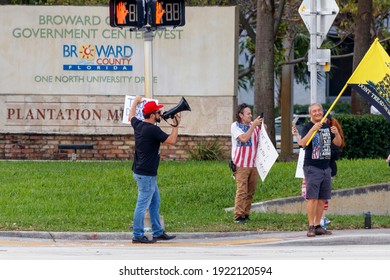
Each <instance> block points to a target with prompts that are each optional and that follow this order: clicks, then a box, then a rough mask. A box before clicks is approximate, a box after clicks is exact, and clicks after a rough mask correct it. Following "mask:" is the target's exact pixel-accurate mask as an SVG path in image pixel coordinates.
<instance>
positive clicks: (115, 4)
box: [109, 0, 146, 28]
mask: <svg viewBox="0 0 390 280" xmlns="http://www.w3.org/2000/svg"><path fill="white" fill-rule="evenodd" d="M109 7H110V25H111V26H112V27H137V28H141V27H143V26H145V25H146V7H145V0H110V2H109Z"/></svg>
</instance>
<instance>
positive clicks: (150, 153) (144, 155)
mask: <svg viewBox="0 0 390 280" xmlns="http://www.w3.org/2000/svg"><path fill="white" fill-rule="evenodd" d="M131 125H132V126H133V128H134V137H135V154H134V163H133V167H132V169H133V171H134V173H136V174H138V175H145V176H156V175H157V169H158V165H159V163H160V143H163V142H164V141H165V140H167V138H168V136H169V135H168V134H166V133H165V132H164V131H162V130H161V128H159V127H158V126H157V125H154V124H150V123H147V122H143V121H140V120H139V119H137V118H135V117H134V118H132V119H131Z"/></svg>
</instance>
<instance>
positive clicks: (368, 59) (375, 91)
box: [347, 38, 390, 122]
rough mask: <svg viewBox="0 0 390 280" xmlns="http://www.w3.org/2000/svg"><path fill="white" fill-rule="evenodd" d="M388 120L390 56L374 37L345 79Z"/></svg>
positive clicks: (389, 106)
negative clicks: (357, 63)
mask: <svg viewBox="0 0 390 280" xmlns="http://www.w3.org/2000/svg"><path fill="white" fill-rule="evenodd" d="M347 84H348V85H349V86H351V87H352V88H353V89H354V90H355V91H356V92H358V93H360V94H361V95H362V96H363V97H364V98H365V99H366V100H367V101H368V102H369V103H370V104H372V105H373V106H374V107H375V108H376V109H377V110H378V111H379V112H380V113H381V114H382V115H384V116H385V118H386V119H387V121H388V122H390V57H389V55H388V53H387V52H386V50H385V49H384V48H383V47H382V45H381V44H380V43H379V41H378V38H377V39H375V41H374V43H372V45H371V47H370V48H369V50H368V51H367V53H366V54H365V55H364V57H363V59H362V60H361V61H360V63H359V65H358V66H357V67H356V69H355V71H354V72H353V74H352V76H351V77H350V78H349V80H348V81H347Z"/></svg>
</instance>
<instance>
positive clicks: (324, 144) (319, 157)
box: [301, 122, 335, 169]
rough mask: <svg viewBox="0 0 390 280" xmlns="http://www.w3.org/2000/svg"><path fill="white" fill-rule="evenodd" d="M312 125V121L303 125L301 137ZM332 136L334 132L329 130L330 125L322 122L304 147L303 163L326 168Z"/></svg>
mask: <svg viewBox="0 0 390 280" xmlns="http://www.w3.org/2000/svg"><path fill="white" fill-rule="evenodd" d="M313 126H314V123H312V122H309V123H308V124H306V125H305V126H304V127H303V129H302V135H301V136H302V138H303V137H305V135H306V134H307V133H308V132H309V130H310V129H311V128H312V127H313ZM334 137H335V134H333V133H332V132H331V131H330V126H329V125H327V124H326V123H324V124H323V125H322V127H321V128H320V129H319V130H318V131H317V133H316V134H315V135H314V137H313V139H312V140H311V142H310V143H309V145H308V146H307V147H306V148H305V161H304V163H303V165H304V166H308V165H311V166H315V167H317V168H321V169H326V168H328V167H329V162H330V157H331V144H332V141H333V139H334Z"/></svg>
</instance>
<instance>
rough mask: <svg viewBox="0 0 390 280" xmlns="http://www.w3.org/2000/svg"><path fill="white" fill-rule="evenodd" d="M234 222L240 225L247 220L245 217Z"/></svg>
mask: <svg viewBox="0 0 390 280" xmlns="http://www.w3.org/2000/svg"><path fill="white" fill-rule="evenodd" d="M234 222H235V223H239V224H244V223H246V219H245V217H238V218H236V219H234Z"/></svg>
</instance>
